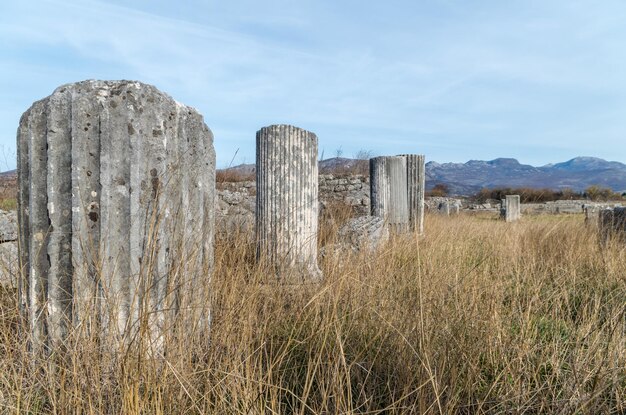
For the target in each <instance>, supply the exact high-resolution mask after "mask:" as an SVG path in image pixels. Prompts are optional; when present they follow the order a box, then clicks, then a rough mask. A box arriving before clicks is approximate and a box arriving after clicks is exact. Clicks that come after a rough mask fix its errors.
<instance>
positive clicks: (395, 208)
mask: <svg viewBox="0 0 626 415" xmlns="http://www.w3.org/2000/svg"><path fill="white" fill-rule="evenodd" d="M425 176H426V175H425V164H424V156H423V155H417V154H404V155H400V156H383V157H374V158H372V159H370V178H371V180H370V189H371V190H370V194H371V214H372V216H378V217H381V218H383V219H384V220H385V223H386V225H387V226H388V227H389V228H390V229H391V230H392V231H394V232H405V231H407V230H410V231H417V232H419V233H420V234H423V233H424V188H425V180H426V177H425Z"/></svg>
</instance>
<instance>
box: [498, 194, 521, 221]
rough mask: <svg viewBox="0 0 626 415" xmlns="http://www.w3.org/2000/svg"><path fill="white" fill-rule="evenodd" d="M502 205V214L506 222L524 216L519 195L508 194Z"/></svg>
mask: <svg viewBox="0 0 626 415" xmlns="http://www.w3.org/2000/svg"><path fill="white" fill-rule="evenodd" d="M502 205H503V209H502V214H503V216H504V220H505V221H506V222H517V221H518V220H519V219H520V218H521V217H522V214H521V203H520V197H519V195H506V198H505V199H503V203H502Z"/></svg>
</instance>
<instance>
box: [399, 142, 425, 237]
mask: <svg viewBox="0 0 626 415" xmlns="http://www.w3.org/2000/svg"><path fill="white" fill-rule="evenodd" d="M404 157H405V158H406V168H407V189H408V203H409V226H410V230H411V231H413V232H415V231H417V232H419V234H420V235H421V234H423V233H424V189H425V187H426V168H425V157H424V156H423V155H421V154H405V155H404Z"/></svg>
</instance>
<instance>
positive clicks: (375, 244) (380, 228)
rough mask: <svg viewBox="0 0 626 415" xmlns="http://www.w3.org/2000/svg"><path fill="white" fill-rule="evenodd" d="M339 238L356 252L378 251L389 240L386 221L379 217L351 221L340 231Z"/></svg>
mask: <svg viewBox="0 0 626 415" xmlns="http://www.w3.org/2000/svg"><path fill="white" fill-rule="evenodd" d="M339 238H340V240H341V241H342V243H344V244H347V245H348V246H350V247H351V248H352V250H354V251H360V250H376V249H378V248H379V247H380V246H382V245H383V244H384V243H386V242H387V241H388V240H389V230H388V229H387V227H386V226H385V221H384V220H383V219H382V218H380V217H377V216H361V217H358V218H353V219H350V220H349V221H348V222H347V223H346V224H345V225H343V226H342V227H341V228H340V229H339Z"/></svg>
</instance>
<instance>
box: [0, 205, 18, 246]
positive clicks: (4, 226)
mask: <svg viewBox="0 0 626 415" xmlns="http://www.w3.org/2000/svg"><path fill="white" fill-rule="evenodd" d="M15 240H17V213H16V212H14V211H11V212H5V211H4V210H0V243H2V242H10V241H15Z"/></svg>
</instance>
